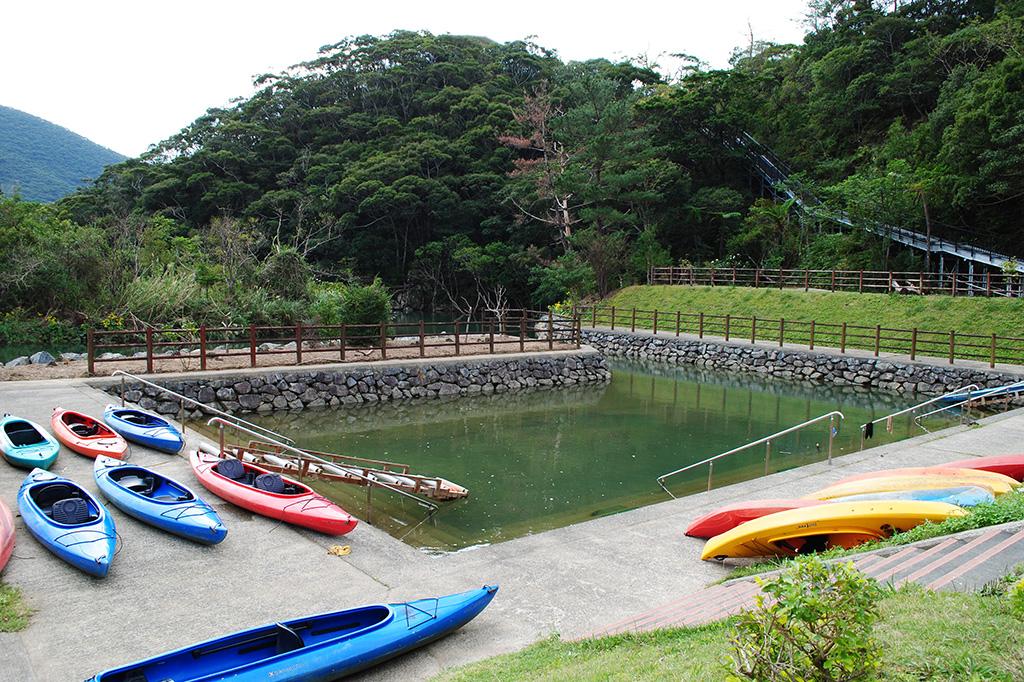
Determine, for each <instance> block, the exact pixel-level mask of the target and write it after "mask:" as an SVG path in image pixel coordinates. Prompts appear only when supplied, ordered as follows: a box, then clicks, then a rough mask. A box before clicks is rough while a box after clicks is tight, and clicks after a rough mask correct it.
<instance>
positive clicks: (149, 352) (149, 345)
mask: <svg viewBox="0 0 1024 682" xmlns="http://www.w3.org/2000/svg"><path fill="white" fill-rule="evenodd" d="M203 369H205V367H204V368H203ZM146 373H147V374H152V373H153V328H152V327H146Z"/></svg>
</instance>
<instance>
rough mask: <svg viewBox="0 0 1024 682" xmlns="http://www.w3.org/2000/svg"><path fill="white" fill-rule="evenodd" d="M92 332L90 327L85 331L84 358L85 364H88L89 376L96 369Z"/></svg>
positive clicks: (94, 343)
mask: <svg viewBox="0 0 1024 682" xmlns="http://www.w3.org/2000/svg"><path fill="white" fill-rule="evenodd" d="M93 334H94V332H93V329H92V327H90V328H89V329H88V330H86V332H85V360H86V364H88V372H89V376H92V375H93V374H95V370H96V365H95V362H96V339H95V338H94V336H93Z"/></svg>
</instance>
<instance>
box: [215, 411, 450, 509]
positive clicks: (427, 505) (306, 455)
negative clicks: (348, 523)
mask: <svg viewBox="0 0 1024 682" xmlns="http://www.w3.org/2000/svg"><path fill="white" fill-rule="evenodd" d="M215 424H216V425H217V427H218V428H219V430H220V451H221V454H223V453H224V427H225V426H230V427H231V428H234V429H237V430H239V431H244V432H245V433H248V434H249V435H251V436H256V437H257V438H264V439H267V436H265V435H263V434H261V433H258V432H256V431H253V430H251V429H247V428H246V427H244V426H242V425H240V424H236V423H234V422H231V421H228V420H226V419H223V418H221V417H213V418H211V419H210V420H209V421H208V422H206V425H207V426H213V425H215ZM268 440H269V441H270V442H271V443H272V444H273V445H276V446H277V447H279V448H281V449H282V450H288V451H290V452H293V453H295V454H296V455H297V456H298V457H299V459H300V460H303V459H305V460H313V461H315V462H319V463H320V464H326V465H328V466H331V467H337V466H338V464H336V463H335V462H330V461H328V460H326V459H323V458H322V457H317V456H316V455H313V454H310V453H309V452H306V451H305V450H300V449H299V448H297V447H295V446H294V445H287V444H285V443H282V442H280V441H275V440H274V439H273V438H269V439H268ZM345 472H346V473H351V474H352V475H353V476H356V477H357V478H361V479H363V480H364V481H366V483H367V484H368V485H371V486H378V487H381V488H387V489H388V490H390V491H392V492H395V493H398V494H399V495H401V496H403V497H408V498H409V499H411V500H413V501H414V502H416V504H418V505H420V506H421V507H425V508H427V509H429V510H430V513H431V514H433V513H434V512H435V511H437V510H438V509H440V507H438V506H437V505H436V504H434V503H433V502H428V501H427V500H424V499H421V498H419V497H416V496H415V495H413V494H411V493H407V492H405V491H404V490H399V489H398V488H395V487H393V486H390V485H388V484H387V483H382V482H381V481H377V480H375V479H372V478H370V477H369V476H364V475H363V474H361V473H359V472H358V471H353V470H351V469H348V468H346V470H345Z"/></svg>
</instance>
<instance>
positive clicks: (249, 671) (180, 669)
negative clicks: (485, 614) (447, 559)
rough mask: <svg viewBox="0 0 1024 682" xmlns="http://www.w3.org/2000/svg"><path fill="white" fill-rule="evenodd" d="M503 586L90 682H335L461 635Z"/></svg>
mask: <svg viewBox="0 0 1024 682" xmlns="http://www.w3.org/2000/svg"><path fill="white" fill-rule="evenodd" d="M497 591H498V588H497V586H485V587H482V588H480V589H477V590H472V591H470V592H463V593H461V594H450V595H447V596H445V597H432V598H430V599H418V600H416V601H410V602H401V603H398V604H374V605H371V606H361V607H359V608H355V609H348V610H346V611H335V612H333V613H323V614H320V615H318V616H307V617H305V618H295V619H293V620H282V621H279V622H277V623H270V624H268V625H263V626H260V627H256V628H252V629H250V630H242V631H240V632H235V633H233V634H230V635H227V636H224V637H220V638H217V639H211V640H208V641H206V642H202V643H200V644H194V645H192V646H188V647H185V648H182V649H177V650H175V651H170V652H168V653H165V654H160V655H158V656H154V657H152V658H148V659H146V660H144V661H139V662H137V663H130V664H128V665H125V666H121V667H118V668H114V669H112V670H107V671H106V672H102V673H100V674H99V675H96V676H95V677H90V678H89V680H88V682H135V681H136V680H139V681H141V680H149V681H150V682H158V681H164V680H167V681H171V680H173V682H222V681H227V680H231V681H232V682H266V681H267V680H274V681H275V682H328V681H329V680H337V679H339V678H341V677H344V676H346V675H351V674H353V673H356V672H359V671H360V670H365V669H366V668H369V667H371V666H374V665H377V664H378V663H382V662H384V661H386V660H388V659H389V658H394V657H395V656H398V655H400V654H404V653H405V652H407V651H411V650H412V649H415V648H417V647H421V646H424V645H425V644H429V643H430V642H433V641H434V640H436V639H439V638H441V637H444V636H445V635H447V634H448V633H449V632H452V631H453V630H457V629H458V628H460V627H462V626H463V625H465V624H466V623H468V622H469V621H471V620H473V618H475V617H476V615H477V614H478V613H480V612H481V611H483V610H484V608H485V607H486V606H487V605H488V604H489V603H490V602H491V599H492V598H493V597H494V593H495V592H497Z"/></svg>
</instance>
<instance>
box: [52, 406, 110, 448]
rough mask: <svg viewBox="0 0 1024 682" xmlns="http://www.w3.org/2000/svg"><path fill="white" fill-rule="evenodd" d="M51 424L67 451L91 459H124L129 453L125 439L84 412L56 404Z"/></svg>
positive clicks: (55, 434)
mask: <svg viewBox="0 0 1024 682" xmlns="http://www.w3.org/2000/svg"><path fill="white" fill-rule="evenodd" d="M50 426H51V427H53V435H54V436H56V437H57V440H59V441H60V442H61V443H62V444H63V445H65V446H67V448H68V449H69V450H74V451H75V452H77V453H78V454H80V455H85V456H86V457H91V458H92V459H96V457H98V456H100V455H104V456H106V457H113V458H114V459H124V456H125V453H127V452H128V441H126V440H125V439H124V438H122V437H121V436H120V435H118V434H117V433H115V432H114V431H113V430H111V428H110V427H108V426H107V425H106V424H104V423H103V422H101V421H100V420H98V419H94V418H92V417H90V416H89V415H87V414H82V413H81V412H73V411H72V410H65V409H62V408H60V407H58V408H56V409H54V411H53V416H52V417H50Z"/></svg>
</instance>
